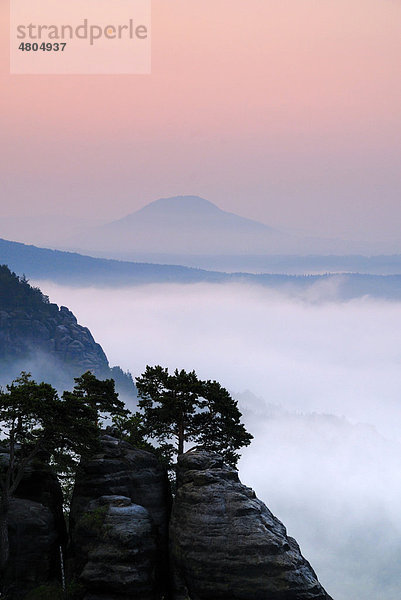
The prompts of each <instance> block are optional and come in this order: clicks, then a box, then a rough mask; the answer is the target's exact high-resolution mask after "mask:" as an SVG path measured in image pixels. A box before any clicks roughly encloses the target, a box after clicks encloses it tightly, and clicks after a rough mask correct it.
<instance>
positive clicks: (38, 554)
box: [0, 448, 67, 600]
mask: <svg viewBox="0 0 401 600" xmlns="http://www.w3.org/2000/svg"><path fill="white" fill-rule="evenodd" d="M7 460H8V453H7V451H6V450H5V449H4V448H1V449H0V465H1V464H4V463H5V462H6V461H7ZM62 502H63V500H62V492H61V489H60V485H59V483H58V481H57V478H56V476H55V474H54V473H53V472H52V471H51V469H50V468H49V467H48V466H46V465H44V464H42V463H40V462H36V463H35V464H33V465H31V466H30V467H28V469H27V472H26V474H25V476H24V478H23V480H22V482H21V483H20V485H19V487H18V489H17V492H16V497H15V498H14V499H13V500H12V501H11V506H10V510H9V514H8V525H9V543H10V559H9V562H8V567H7V570H6V572H5V573H4V575H3V578H2V582H1V584H2V588H3V591H4V593H5V597H6V598H7V600H20V599H23V598H25V595H26V593H27V592H28V591H30V590H32V589H34V588H36V587H38V586H40V585H42V584H48V583H49V582H52V581H59V580H60V578H61V563H60V546H63V545H64V546H65V544H66V541H67V534H66V527H65V522H64V516H63V505H62Z"/></svg>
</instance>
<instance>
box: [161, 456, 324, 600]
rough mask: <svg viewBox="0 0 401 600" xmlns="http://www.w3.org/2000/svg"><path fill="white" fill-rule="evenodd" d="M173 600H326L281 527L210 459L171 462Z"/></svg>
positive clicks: (229, 473)
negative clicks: (174, 472) (174, 478)
mask: <svg viewBox="0 0 401 600" xmlns="http://www.w3.org/2000/svg"><path fill="white" fill-rule="evenodd" d="M170 551H171V564H172V570H173V577H174V588H175V595H174V599H175V600H331V599H330V596H328V595H327V593H326V592H325V590H324V589H323V588H322V586H321V585H320V583H319V582H318V580H317V577H316V574H315V573H314V571H313V570H312V568H311V566H310V565H309V563H308V562H307V561H306V560H305V559H304V558H303V557H302V555H301V553H300V549H299V547H298V545H297V543H296V541H295V540H293V539H292V538H290V537H287V534H286V529H285V527H284V525H283V524H282V523H281V522H280V521H279V520H278V519H277V518H276V517H274V516H273V515H272V513H271V512H270V511H269V510H268V509H267V507H266V506H265V505H264V504H263V503H262V502H261V501H260V500H258V499H257V498H256V496H255V493H254V492H253V491H252V490H251V489H250V488H247V487H246V486H244V485H242V484H241V482H240V481H239V479H238V475H237V472H236V471H235V470H233V469H231V468H230V467H227V466H226V465H224V463H223V460H222V458H221V457H219V456H218V455H216V454H212V453H207V452H196V453H190V454H187V455H183V456H181V457H180V458H179V461H178V489H177V495H176V498H175V501H174V506H173V512H172V518H171V523H170Z"/></svg>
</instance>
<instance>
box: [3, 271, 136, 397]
mask: <svg viewBox="0 0 401 600" xmlns="http://www.w3.org/2000/svg"><path fill="white" fill-rule="evenodd" d="M89 370H90V371H92V372H93V373H94V374H95V375H96V376H97V377H99V378H113V379H114V380H115V382H116V388H117V391H119V392H120V393H121V394H123V395H125V396H126V397H133V396H135V386H134V383H133V380H132V377H131V376H130V375H129V374H127V373H123V371H122V370H121V369H120V368H119V367H113V368H112V369H111V368H110V367H109V363H108V360H107V357H106V355H105V353H104V352H103V350H102V348H101V346H100V345H99V344H97V343H96V342H95V340H94V339H93V336H92V334H91V332H90V331H89V329H88V328H87V327H82V326H81V325H79V324H78V322H77V319H76V318H75V316H74V315H73V313H72V312H71V311H70V310H68V308H66V307H65V306H62V307H61V308H59V307H58V306H57V304H52V303H50V302H49V299H48V298H47V296H45V295H43V294H42V292H41V291H40V290H39V289H38V288H34V287H32V286H30V285H29V283H28V282H27V280H26V279H25V278H24V277H17V276H16V275H15V274H14V273H11V271H10V270H9V269H8V268H7V267H6V266H5V265H0V383H2V384H6V383H11V380H12V379H13V378H15V377H16V376H18V375H19V373H20V371H29V372H31V373H32V375H33V377H34V378H35V379H39V380H44V381H47V382H48V383H51V384H52V385H53V386H55V387H56V388H58V389H59V390H60V391H63V390H64V389H70V388H71V387H72V385H73V383H74V381H73V379H74V377H79V376H80V375H82V374H83V373H84V372H85V371H89Z"/></svg>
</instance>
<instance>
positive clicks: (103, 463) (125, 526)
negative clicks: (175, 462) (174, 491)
mask: <svg viewBox="0 0 401 600" xmlns="http://www.w3.org/2000/svg"><path fill="white" fill-rule="evenodd" d="M110 497H112V498H111V499H110ZM119 503H120V504H119ZM104 507H106V509H105V508H104ZM169 509H170V496H169V489H168V482H167V476H166V473H165V472H164V469H163V468H162V467H161V466H160V464H159V462H158V460H157V459H156V457H155V456H154V455H153V454H150V453H149V452H144V451H143V450H137V449H135V448H133V447H132V446H131V445H130V444H127V443H126V442H122V441H120V440H117V439H115V438H113V437H110V436H108V435H104V436H102V439H101V450H100V451H99V453H98V454H96V455H95V456H93V458H92V459H91V460H89V461H87V462H86V463H84V464H83V465H82V469H81V470H80V473H79V475H78V477H77V481H76V485H75V488H74V495H73V500H72V505H71V516H70V523H71V540H72V543H71V551H72V554H73V556H74V559H75V567H74V569H75V573H76V575H77V576H78V577H79V579H80V581H81V582H82V583H83V584H84V587H85V588H86V590H87V600H89V599H90V600H97V599H98V598H99V599H102V600H103V599H104V600H113V598H114V596H113V594H120V595H119V596H117V597H118V598H119V600H125V599H126V600H128V599H131V598H141V599H142V598H143V600H148V598H149V600H156V599H157V598H161V597H162V596H163V594H164V590H165V587H166V585H167V581H168V574H167V532H168V517H169ZM96 511H97V512H96ZM102 511H105V512H103V515H104V516H105V521H104V523H102V529H101V532H100V534H99V535H100V536H102V535H105V532H106V534H107V535H105V537H104V541H103V542H101V543H99V536H98V537H97V538H96V539H97V541H96V542H95V540H92V543H90V544H89V546H88V544H87V539H88V534H87V533H85V523H88V522H89V523H90V522H91V520H92V519H93V515H95V517H96V515H99V514H100V515H102ZM89 537H90V536H89ZM102 569H103V570H104V573H103V575H102V576H101V578H100V580H101V581H102V586H101V587H102V589H99V585H98V583H97V581H98V577H100V572H101V571H102Z"/></svg>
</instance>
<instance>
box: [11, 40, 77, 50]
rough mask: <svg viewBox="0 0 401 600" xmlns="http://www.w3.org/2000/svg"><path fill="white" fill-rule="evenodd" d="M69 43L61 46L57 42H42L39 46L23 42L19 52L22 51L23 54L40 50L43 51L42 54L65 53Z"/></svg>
mask: <svg viewBox="0 0 401 600" xmlns="http://www.w3.org/2000/svg"><path fill="white" fill-rule="evenodd" d="M66 45H67V43H66V42H62V43H61V44H59V43H58V42H55V43H54V44H52V43H51V42H47V43H45V42H42V43H41V44H37V43H36V42H34V43H33V44H31V43H30V42H22V43H21V44H20V45H19V46H18V50H22V51H23V52H37V51H38V50H42V52H64V49H65V47H66Z"/></svg>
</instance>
